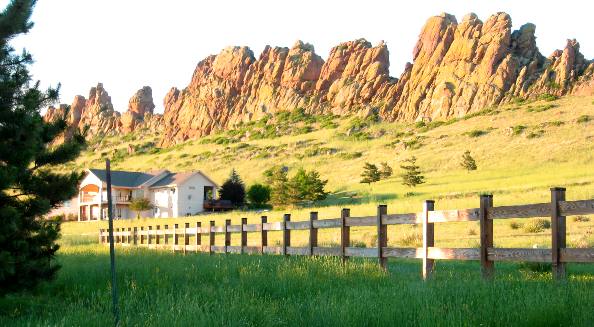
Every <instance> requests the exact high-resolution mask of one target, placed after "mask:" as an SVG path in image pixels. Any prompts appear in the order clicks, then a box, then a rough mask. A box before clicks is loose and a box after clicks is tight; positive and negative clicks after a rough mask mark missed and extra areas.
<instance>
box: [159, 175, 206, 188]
mask: <svg viewBox="0 0 594 327" xmlns="http://www.w3.org/2000/svg"><path fill="white" fill-rule="evenodd" d="M194 174H196V172H186V173H169V174H167V175H165V177H163V178H161V179H160V180H158V181H157V182H156V183H153V184H152V185H151V187H163V186H168V185H180V184H183V183H184V182H185V181H186V180H187V179H188V178H190V177H192V176H194Z"/></svg>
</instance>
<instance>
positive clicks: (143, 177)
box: [89, 169, 166, 188]
mask: <svg viewBox="0 0 594 327" xmlns="http://www.w3.org/2000/svg"><path fill="white" fill-rule="evenodd" d="M89 171H90V172H91V173H92V174H93V175H95V176H97V178H99V179H100V180H101V181H102V182H107V173H106V171H105V170H104V169H89ZM164 172H166V170H159V171H151V172H147V173H143V172H135V171H121V170H112V171H111V185H113V186H116V187H118V186H119V187H130V188H135V187H140V186H142V185H143V184H144V183H146V182H148V181H149V180H150V179H151V178H154V177H156V176H158V175H160V174H162V173H164Z"/></svg>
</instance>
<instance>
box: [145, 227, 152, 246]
mask: <svg viewBox="0 0 594 327" xmlns="http://www.w3.org/2000/svg"><path fill="white" fill-rule="evenodd" d="M152 234H153V226H149V227H148V235H147V237H146V238H147V239H148V242H147V244H149V245H150V244H152V243H151V239H152V238H153V236H152Z"/></svg>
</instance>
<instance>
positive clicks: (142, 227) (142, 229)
mask: <svg viewBox="0 0 594 327" xmlns="http://www.w3.org/2000/svg"><path fill="white" fill-rule="evenodd" d="M143 234H144V226H140V245H142V244H144V235H143Z"/></svg>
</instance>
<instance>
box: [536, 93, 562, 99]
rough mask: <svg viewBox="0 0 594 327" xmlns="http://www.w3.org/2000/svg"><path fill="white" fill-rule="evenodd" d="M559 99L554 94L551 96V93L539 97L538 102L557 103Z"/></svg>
mask: <svg viewBox="0 0 594 327" xmlns="http://www.w3.org/2000/svg"><path fill="white" fill-rule="evenodd" d="M557 99H559V97H558V96H556V95H554V94H550V93H544V94H541V95H539V96H538V100H542V101H555V100H557Z"/></svg>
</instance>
